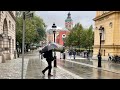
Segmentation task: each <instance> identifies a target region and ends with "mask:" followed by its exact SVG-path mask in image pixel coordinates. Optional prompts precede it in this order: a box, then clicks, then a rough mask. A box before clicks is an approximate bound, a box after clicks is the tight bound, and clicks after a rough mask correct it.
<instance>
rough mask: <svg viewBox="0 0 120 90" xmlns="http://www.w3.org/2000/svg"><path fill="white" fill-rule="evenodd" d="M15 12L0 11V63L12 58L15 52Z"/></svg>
mask: <svg viewBox="0 0 120 90" xmlns="http://www.w3.org/2000/svg"><path fill="white" fill-rule="evenodd" d="M15 17H16V11H0V62H5V61H6V60H11V59H13V58H14V51H15V50H16V19H15Z"/></svg>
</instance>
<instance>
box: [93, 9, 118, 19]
mask: <svg viewBox="0 0 120 90" xmlns="http://www.w3.org/2000/svg"><path fill="white" fill-rule="evenodd" d="M113 13H120V11H109V12H106V13H103V14H102V15H100V16H97V17H95V18H94V19H93V20H94V21H96V20H99V19H101V18H103V17H106V16H108V15H111V14H113Z"/></svg>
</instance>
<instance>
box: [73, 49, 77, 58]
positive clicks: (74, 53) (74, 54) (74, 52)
mask: <svg viewBox="0 0 120 90" xmlns="http://www.w3.org/2000/svg"><path fill="white" fill-rule="evenodd" d="M73 56H74V59H75V56H76V51H75V50H74V51H73Z"/></svg>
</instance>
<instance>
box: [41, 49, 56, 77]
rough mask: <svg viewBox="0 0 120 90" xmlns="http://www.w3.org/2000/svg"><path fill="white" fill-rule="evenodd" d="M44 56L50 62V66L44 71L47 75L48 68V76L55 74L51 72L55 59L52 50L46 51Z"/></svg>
mask: <svg viewBox="0 0 120 90" xmlns="http://www.w3.org/2000/svg"><path fill="white" fill-rule="evenodd" d="M43 57H44V58H46V61H47V63H48V66H47V67H46V68H45V69H44V70H43V71H42V73H43V74H44V75H45V72H46V71H47V70H48V76H53V75H52V74H51V69H52V61H53V60H54V57H53V54H52V50H49V51H46V52H45V53H44V54H43Z"/></svg>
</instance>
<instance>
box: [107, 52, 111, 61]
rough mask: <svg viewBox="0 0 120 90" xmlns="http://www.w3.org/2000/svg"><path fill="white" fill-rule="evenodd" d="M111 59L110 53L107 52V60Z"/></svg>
mask: <svg viewBox="0 0 120 90" xmlns="http://www.w3.org/2000/svg"><path fill="white" fill-rule="evenodd" d="M111 59H112V57H111V55H110V54H109V53H108V61H109V60H111Z"/></svg>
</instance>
